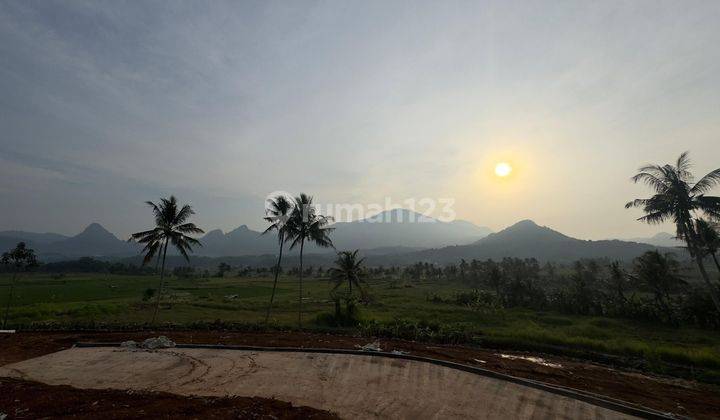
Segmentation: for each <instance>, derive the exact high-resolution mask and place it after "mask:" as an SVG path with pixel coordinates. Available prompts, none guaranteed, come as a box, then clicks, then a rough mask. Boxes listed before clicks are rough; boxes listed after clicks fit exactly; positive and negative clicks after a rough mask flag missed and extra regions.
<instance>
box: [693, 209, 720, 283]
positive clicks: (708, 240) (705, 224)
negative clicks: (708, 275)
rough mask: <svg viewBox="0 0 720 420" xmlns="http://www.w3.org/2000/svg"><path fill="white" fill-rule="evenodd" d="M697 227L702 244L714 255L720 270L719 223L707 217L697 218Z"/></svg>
mask: <svg viewBox="0 0 720 420" xmlns="http://www.w3.org/2000/svg"><path fill="white" fill-rule="evenodd" d="M695 228H696V229H697V232H698V236H699V238H700V245H701V246H702V248H703V250H704V251H705V252H707V253H708V254H710V255H711V256H712V259H713V261H714V262H715V267H717V269H718V271H719V272H720V263H718V259H717V255H716V254H717V252H718V248H720V234H719V233H718V226H717V224H716V223H712V222H709V221H707V220H705V219H697V220H696V221H695Z"/></svg>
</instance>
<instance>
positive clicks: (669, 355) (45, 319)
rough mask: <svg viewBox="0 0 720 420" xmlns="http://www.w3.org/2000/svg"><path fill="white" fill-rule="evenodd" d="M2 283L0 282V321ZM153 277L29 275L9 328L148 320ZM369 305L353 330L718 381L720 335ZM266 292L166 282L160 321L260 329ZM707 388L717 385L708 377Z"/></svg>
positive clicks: (401, 286)
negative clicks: (685, 370)
mask: <svg viewBox="0 0 720 420" xmlns="http://www.w3.org/2000/svg"><path fill="white" fill-rule="evenodd" d="M9 280H10V277H9V276H8V275H2V277H0V303H2V310H3V312H2V313H3V314H4V309H5V302H6V301H7V296H8V287H7V285H8V284H9ZM156 287H157V278H156V277H149V276H120V275H103V274H69V275H66V276H64V277H62V278H53V277H52V276H50V275H43V274H33V275H29V276H27V275H26V276H23V277H21V278H20V279H19V281H18V282H17V286H16V289H15V293H14V295H15V299H14V302H13V307H12V308H11V310H10V320H9V327H17V328H28V327H32V326H37V324H38V323H53V324H58V323H59V324H65V325H73V324H89V323H98V324H112V325H134V324H144V323H147V322H148V321H149V320H150V318H151V316H152V309H153V307H152V303H151V302H147V301H143V294H144V292H145V290H146V289H148V288H156ZM330 288H331V286H330V284H329V283H328V281H327V280H323V279H313V278H311V279H306V281H305V283H304V301H303V302H304V303H303V305H304V314H303V319H304V326H305V327H307V328H311V329H313V328H314V329H328V328H331V327H330V326H328V325H327V324H326V323H323V322H322V321H321V320H322V314H330V313H332V312H333V308H334V304H333V302H332V300H331V299H330V295H329V291H330ZM368 290H369V291H370V295H371V296H372V300H371V303H369V304H368V305H366V306H360V310H361V318H362V320H363V322H362V326H361V327H360V331H361V332H363V331H364V332H366V333H372V334H380V335H393V336H399V337H401V338H410V339H427V340H438V341H464V342H470V343H476V344H483V345H487V346H497V347H507V348H514V349H526V350H543V351H558V350H561V351H562V352H564V353H566V354H582V353H583V352H588V351H590V352H598V353H604V354H609V355H615V356H620V357H637V358H639V359H642V360H643V361H644V362H645V363H647V364H648V365H649V367H650V368H651V369H653V370H656V371H658V370H659V371H663V369H665V368H663V365H665V366H667V365H669V364H682V365H686V366H690V367H692V368H693V369H699V371H700V372H701V376H703V375H704V376H707V377H708V378H711V379H712V378H720V332H718V331H708V330H699V329H693V328H687V327H683V328H673V327H669V326H662V325H658V324H654V323H653V324H646V323H641V322H637V321H629V320H623V319H615V318H599V317H583V316H567V315H561V314H557V313H552V312H537V311H532V310H527V309H498V310H489V311H488V310H486V311H478V310H475V309H472V308H469V307H464V306H460V305H456V304H451V303H436V302H433V301H431V300H429V299H428V296H431V295H437V296H441V297H445V298H451V297H452V296H453V295H454V294H455V293H457V292H461V291H468V290H469V287H468V286H466V285H463V284H459V283H438V282H406V281H400V280H380V279H377V280H370V281H369V288H368ZM271 291H272V278H269V277H259V278H239V277H226V278H194V279H178V278H170V279H169V280H168V281H167V294H166V295H165V296H164V298H163V302H164V304H163V305H162V307H161V308H162V309H161V312H160V315H159V322H161V323H172V324H177V325H181V326H182V325H190V324H194V323H203V322H204V323H212V322H215V321H221V322H223V323H226V324H231V323H238V324H259V323H260V322H262V320H263V319H264V314H265V310H266V308H267V304H268V301H269V298H270V293H271ZM297 299H298V289H297V279H296V278H290V277H281V279H280V281H279V286H278V293H277V296H276V305H275V307H274V309H273V316H272V322H273V325H274V326H276V327H287V328H293V327H295V326H296V325H297V305H298V304H297ZM713 381H715V379H713Z"/></svg>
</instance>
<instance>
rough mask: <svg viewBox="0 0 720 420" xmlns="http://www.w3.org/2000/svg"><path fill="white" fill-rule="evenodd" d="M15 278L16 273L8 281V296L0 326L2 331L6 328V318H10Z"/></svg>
mask: <svg viewBox="0 0 720 420" xmlns="http://www.w3.org/2000/svg"><path fill="white" fill-rule="evenodd" d="M16 276H17V273H13V276H12V280H10V294H9V295H8V300H7V304H6V305H5V316H4V317H3V325H2V329H3V330H4V329H5V327H6V326H7V321H8V318H9V317H10V304H11V303H12V298H13V289H14V288H15V278H16Z"/></svg>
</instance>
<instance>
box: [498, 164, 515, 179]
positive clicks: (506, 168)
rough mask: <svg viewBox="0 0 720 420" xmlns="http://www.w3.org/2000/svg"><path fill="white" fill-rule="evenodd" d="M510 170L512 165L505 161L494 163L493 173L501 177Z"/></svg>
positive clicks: (508, 173)
mask: <svg viewBox="0 0 720 420" xmlns="http://www.w3.org/2000/svg"><path fill="white" fill-rule="evenodd" d="M510 172H512V166H510V164H509V163H507V162H499V163H498V164H497V165H495V175H497V176H499V177H501V178H504V177H506V176H508V175H510Z"/></svg>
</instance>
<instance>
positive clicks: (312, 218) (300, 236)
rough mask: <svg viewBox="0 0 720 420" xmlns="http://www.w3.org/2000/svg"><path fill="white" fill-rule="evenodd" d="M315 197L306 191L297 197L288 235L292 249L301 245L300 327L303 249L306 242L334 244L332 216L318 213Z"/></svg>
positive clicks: (320, 245) (300, 316) (300, 315)
mask: <svg viewBox="0 0 720 420" xmlns="http://www.w3.org/2000/svg"><path fill="white" fill-rule="evenodd" d="M312 201H313V198H312V196H309V195H307V194H305V193H302V194H300V195H299V196H297V197H295V203H294V208H293V211H292V214H291V216H290V219H289V220H288V233H287V234H288V236H289V237H290V238H292V243H291V244H290V249H294V248H296V247H297V246H299V247H300V280H299V295H298V327H299V328H302V282H303V250H304V248H305V242H310V243H314V244H316V245H317V246H319V247H321V248H331V247H332V246H333V243H332V240H331V239H330V232H332V231H333V230H334V229H333V228H330V227H328V225H329V224H330V223H331V222H332V220H333V219H332V217H329V216H323V215H321V214H318V213H317V210H316V208H315V206H313V202H312Z"/></svg>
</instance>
